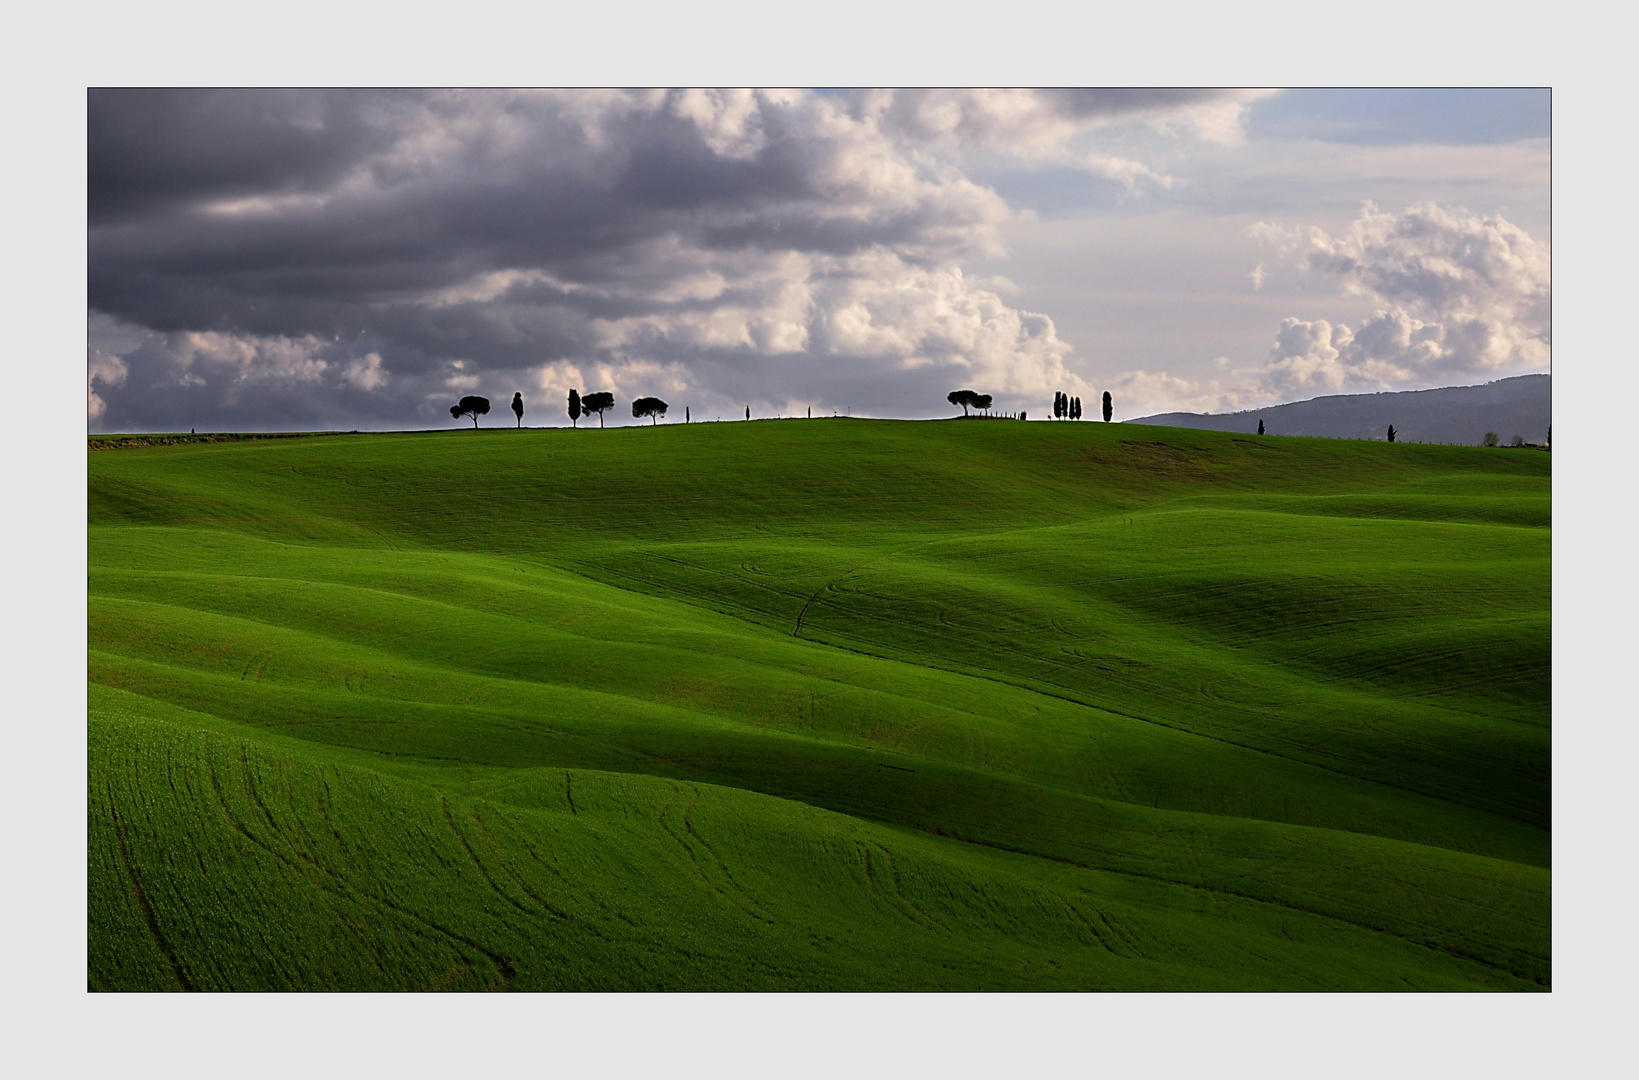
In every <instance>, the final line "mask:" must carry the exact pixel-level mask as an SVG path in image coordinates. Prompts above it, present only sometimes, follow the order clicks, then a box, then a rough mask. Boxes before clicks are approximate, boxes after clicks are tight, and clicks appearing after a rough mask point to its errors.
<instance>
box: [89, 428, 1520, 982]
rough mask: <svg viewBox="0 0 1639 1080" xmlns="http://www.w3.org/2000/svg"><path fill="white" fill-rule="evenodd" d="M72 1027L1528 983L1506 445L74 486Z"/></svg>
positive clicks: (220, 459) (621, 466) (555, 436)
mask: <svg viewBox="0 0 1639 1080" xmlns="http://www.w3.org/2000/svg"><path fill="white" fill-rule="evenodd" d="M89 469H90V493H89V501H90V522H91V525H90V550H91V565H90V657H89V662H90V678H91V682H92V687H91V716H90V737H91V755H90V784H89V791H88V796H89V812H90V822H91V832H90V848H89V858H90V882H91V893H90V912H91V915H90V927H89V946H90V971H89V979H90V984H91V985H92V987H94V988H105V989H125V988H130V989H137V988H192V989H226V988H244V989H252V988H256V989H264V988H265V989H282V988H384V989H417V988H452V989H456V988H460V989H477V988H515V989H551V988H557V989H600V988H601V989H617V988H656V989H659V988H675V989H684V988H689V989H730V988H770V989H772V988H792V989H795V988H828V989H866V988H918V987H921V988H950V989H957V988H975V989H977V988H1054V989H1095V988H1109V989H1136V988H1292V989H1297V988H1381V989H1394V988H1427V989H1436V988H1444V989H1459V988H1485V987H1490V988H1499V989H1532V988H1546V987H1547V986H1548V985H1549V983H1550V964H1551V957H1550V948H1549V936H1550V935H1549V906H1550V904H1549V901H1550V883H1549V880H1550V879H1549V854H1550V820H1549V805H1550V803H1549V786H1548V777H1549V755H1550V728H1549V704H1548V702H1549V659H1548V658H1549V617H1548V600H1549V486H1550V485H1549V457H1548V455H1547V454H1541V453H1527V452H1509V451H1499V450H1490V451H1486V450H1481V449H1477V448H1457V447H1433V446H1390V445H1386V444H1371V443H1357V442H1342V441H1327V440H1307V439H1275V438H1270V439H1256V438H1247V437H1237V436H1231V435H1225V434H1218V433H1213V432H1202V431H1183V430H1176V429H1158V428H1143V429H1138V430H1135V429H1132V428H1123V427H1120V426H1106V425H1102V424H1091V423H1082V424H1028V425H1027V424H1021V423H1015V422H982V421H974V422H946V423H907V422H888V421H848V420H822V421H769V422H757V423H740V424H697V425H689V426H682V425H670V426H666V427H660V428H652V429H651V428H630V429H619V430H613V429H612V430H607V431H598V430H582V431H574V430H562V429H559V430H541V431H515V430H514V431H508V430H490V431H477V432H474V431H470V430H469V431H453V432H450V433H447V434H423V435H361V436H325V437H314V438H308V439H288V440H278V441H267V442H245V443H213V444H205V445H196V446H187V445H183V446H155V447H149V448H140V449H122V450H108V451H102V450H97V451H93V452H92V453H91V454H90V458H89Z"/></svg>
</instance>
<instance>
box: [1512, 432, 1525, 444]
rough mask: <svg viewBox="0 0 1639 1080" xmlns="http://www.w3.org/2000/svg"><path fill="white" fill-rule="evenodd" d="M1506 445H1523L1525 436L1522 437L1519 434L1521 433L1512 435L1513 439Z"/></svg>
mask: <svg viewBox="0 0 1639 1080" xmlns="http://www.w3.org/2000/svg"><path fill="white" fill-rule="evenodd" d="M1508 445H1509V446H1524V445H1525V438H1524V436H1521V435H1515V436H1514V441H1513V442H1511V443H1509V444H1508Z"/></svg>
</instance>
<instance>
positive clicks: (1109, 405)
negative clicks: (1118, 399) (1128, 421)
mask: <svg viewBox="0 0 1639 1080" xmlns="http://www.w3.org/2000/svg"><path fill="white" fill-rule="evenodd" d="M1114 415H1115V403H1114V402H1113V401H1111V400H1110V392H1109V391H1108V390H1106V391H1104V422H1105V423H1106V424H1108V423H1109V422H1110V417H1112V416H1114Z"/></svg>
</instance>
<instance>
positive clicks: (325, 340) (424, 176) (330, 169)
mask: <svg viewBox="0 0 1639 1080" xmlns="http://www.w3.org/2000/svg"><path fill="white" fill-rule="evenodd" d="M88 103H89V104H88V116H87V121H88V139H89V142H88V184H89V195H88V227H89V237H88V258H89V276H88V296H89V306H90V310H89V313H88V315H89V320H88V321H89V334H88V341H89V350H88V365H87V406H88V421H89V425H90V429H91V430H92V431H160V430H164V431H174V430H185V429H188V428H197V429H200V430H216V431H219V430H301V429H313V428H323V429H343V430H350V429H360V430H372V429H420V428H432V427H446V426H451V425H453V424H455V423H457V422H460V423H466V421H455V420H453V419H452V418H451V417H450V415H449V408H450V405H451V404H453V403H454V402H455V401H456V400H457V399H459V398H460V397H462V396H464V395H467V394H479V395H483V396H486V397H488V398H489V399H490V400H491V402H492V403H493V410H494V411H493V412H492V413H491V416H490V418H489V419H488V422H489V423H511V422H512V417H511V416H510V415H508V414H507V408H506V406H507V403H508V402H510V401H511V399H512V395H513V394H514V393H515V392H517V393H522V395H523V398H524V401H525V408H526V413H525V417H524V420H525V423H526V424H529V425H566V424H568V423H569V422H570V420H569V417H568V416H567V414H566V412H565V408H564V404H565V398H566V396H567V394H568V391H569V390H570V389H571V388H575V389H577V390H578V391H579V392H580V393H581V394H583V395H584V394H586V393H590V392H593V391H599V390H607V391H611V392H613V393H614V395H615V397H616V399H617V406H616V410H615V412H614V413H611V414H610V415H609V417H608V418H607V420H606V422H609V423H637V422H642V423H645V424H646V423H648V421H647V420H643V421H637V420H634V419H633V418H632V417H631V416H630V413H629V405H630V402H631V400H632V399H633V398H636V397H639V396H645V395H654V396H658V397H661V398H662V399H664V400H665V401H667V402H668V403H669V404H670V405H671V412H670V415H669V416H668V418H667V419H668V420H669V421H676V420H679V419H682V416H681V414H682V412H683V410H684V408H685V407H688V408H689V410H690V412H691V413H692V416H693V418H694V419H696V420H710V419H716V418H718V417H723V418H730V417H739V416H743V415H744V410H745V409H746V408H748V407H749V408H750V410H751V412H752V415H753V416H778V415H786V416H800V415H804V414H805V413H806V411H807V410H810V409H811V410H812V412H813V414H814V415H816V416H823V415H830V414H832V413H849V414H851V415H854V416H900V417H936V416H944V415H949V414H950V413H951V412H952V411H953V410H952V407H951V406H949V405H948V404H947V402H946V400H945V398H946V394H947V393H949V392H950V391H951V390H955V389H973V390H975V391H977V392H979V393H988V394H990V395H991V396H992V397H993V399H994V403H995V404H994V408H995V409H996V410H998V411H1004V412H1017V411H1020V410H1029V412H1030V414H1031V415H1032V417H1033V418H1035V417H1042V418H1045V416H1046V415H1047V414H1048V413H1049V411H1050V408H1051V403H1052V400H1053V394H1054V392H1055V391H1063V392H1065V393H1068V394H1071V395H1075V396H1079V397H1082V398H1084V399H1085V400H1086V401H1087V404H1088V409H1087V412H1088V415H1096V413H1097V407H1096V402H1097V400H1098V398H1099V396H1100V395H1101V394H1102V393H1103V392H1105V391H1108V392H1110V393H1111V394H1112V397H1113V400H1114V406H1115V417H1116V418H1117V419H1124V418H1131V417H1136V416H1142V415H1146V414H1150V413H1155V412H1163V411H1168V410H1173V409H1188V410H1195V411H1229V410H1235V409H1242V408H1251V407H1256V406H1261V405H1268V404H1274V403H1278V402H1283V401H1294V400H1301V399H1304V398H1310V397H1315V396H1319V395H1321V394H1332V393H1354V392H1371V391H1377V390H1400V389H1418V388H1424V387H1430V386H1445V385H1460V384H1470V383H1480V382H1486V381H1489V380H1492V379H1496V378H1502V377H1506V376H1509V375H1517V374H1526V373H1531V372H1541V371H1547V370H1548V362H1549V341H1550V326H1549V308H1550V288H1549V241H1550V235H1549V145H1548V134H1549V100H1548V92H1547V91H1546V90H1493V91H1486V90H1294V91H1274V90H1231V91H1213V90H1191V91H1165V90H1080V91H1020V90H963V91H941V90H924V91H884V90H847V91H836V90H822V91H812V90H771V91H744V90H722V91H711V90H685V91H631V92H627V91H608V90H595V91H529V92H512V91H468V92H459V91H431V92H414V91H358V90H342V91H251V90H230V91H202V90H176V91H162V90H93V91H91V92H90V94H89V96H88Z"/></svg>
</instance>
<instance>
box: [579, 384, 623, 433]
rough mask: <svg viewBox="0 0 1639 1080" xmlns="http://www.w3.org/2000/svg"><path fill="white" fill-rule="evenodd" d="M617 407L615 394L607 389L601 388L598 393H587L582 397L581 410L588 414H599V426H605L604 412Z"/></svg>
mask: <svg viewBox="0 0 1639 1080" xmlns="http://www.w3.org/2000/svg"><path fill="white" fill-rule="evenodd" d="M614 407H615V395H613V394H611V393H609V391H607V390H600V391H599V392H598V393H596V394H587V395H586V396H585V397H583V398H581V399H580V410H581V412H583V413H585V414H586V415H587V416H591V415H592V414H593V413H597V414H598V427H602V426H603V414H604V413H606V412H608V411H609V410H610V409H612V408H614Z"/></svg>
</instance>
